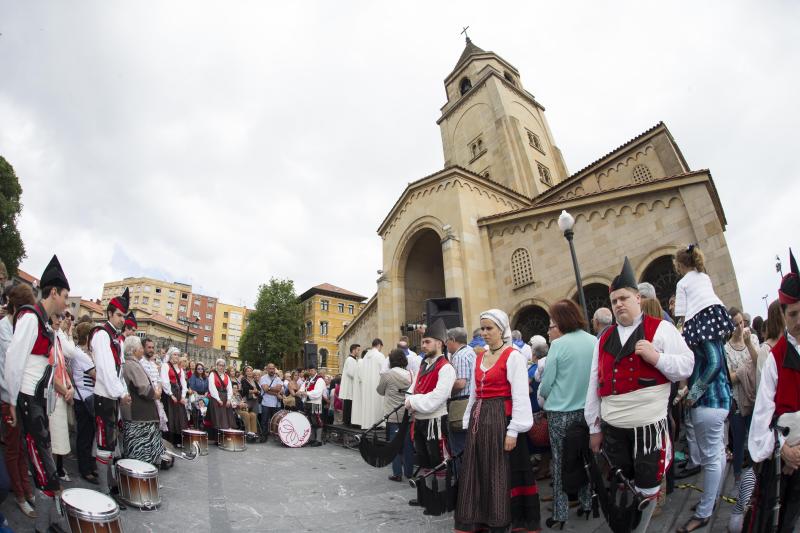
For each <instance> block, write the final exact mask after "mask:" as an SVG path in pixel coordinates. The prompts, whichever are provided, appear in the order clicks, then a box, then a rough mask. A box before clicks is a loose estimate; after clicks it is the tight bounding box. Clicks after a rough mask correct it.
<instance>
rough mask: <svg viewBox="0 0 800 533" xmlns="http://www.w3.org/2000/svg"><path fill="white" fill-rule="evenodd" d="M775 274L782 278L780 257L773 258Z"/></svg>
mask: <svg viewBox="0 0 800 533" xmlns="http://www.w3.org/2000/svg"><path fill="white" fill-rule="evenodd" d="M775 272H777V273H778V274H780V276H781V277H783V265H782V264H781V257H780V256H779V255H776V256H775Z"/></svg>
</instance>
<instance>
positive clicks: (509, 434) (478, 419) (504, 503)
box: [455, 309, 540, 532]
mask: <svg viewBox="0 0 800 533" xmlns="http://www.w3.org/2000/svg"><path fill="white" fill-rule="evenodd" d="M481 335H482V336H483V339H484V340H485V341H486V347H487V350H486V351H485V352H484V353H483V354H482V355H480V356H478V359H477V360H476V361H475V385H474V386H473V388H472V391H471V392H470V395H469V403H468V404H467V410H466V412H465V414H464V429H465V430H466V431H467V445H466V448H465V449H464V456H463V458H462V460H461V468H460V469H459V476H460V479H459V486H458V504H457V507H456V515H455V530H456V531H457V532H462V531H479V530H486V529H488V530H489V531H491V532H493V531H506V530H507V529H508V527H509V526H511V528H512V530H514V531H538V530H539V529H540V526H539V491H538V488H537V486H536V479H535V476H534V474H533V467H532V465H531V462H530V457H529V454H528V440H527V439H526V438H525V435H526V432H527V431H528V430H529V429H530V428H531V426H532V425H533V414H532V413H531V402H530V399H529V398H528V370H527V363H528V362H527V360H526V358H525V356H524V355H522V354H521V353H520V352H519V350H517V349H516V348H515V347H514V346H513V344H512V338H511V327H510V326H509V322H508V315H507V314H505V313H504V312H503V311H501V310H499V309H490V310H489V311H486V312H484V313H481ZM519 434H522V438H518V435H519Z"/></svg>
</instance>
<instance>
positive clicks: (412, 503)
mask: <svg viewBox="0 0 800 533" xmlns="http://www.w3.org/2000/svg"><path fill="white" fill-rule="evenodd" d="M408 505H410V506H411V507H419V506H420V505H421V504H420V503H419V500H418V499H416V498H414V499H413V500H408Z"/></svg>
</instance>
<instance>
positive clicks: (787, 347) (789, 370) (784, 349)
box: [772, 335, 800, 417]
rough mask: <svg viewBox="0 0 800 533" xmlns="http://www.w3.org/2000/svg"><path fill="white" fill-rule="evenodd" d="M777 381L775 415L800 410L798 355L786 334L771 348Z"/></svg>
mask: <svg viewBox="0 0 800 533" xmlns="http://www.w3.org/2000/svg"><path fill="white" fill-rule="evenodd" d="M772 356H773V357H774V358H775V366H776V367H777V368H778V383H777V384H776V387H775V415H774V416H775V417H779V416H781V415H782V414H784V413H794V412H797V411H800V355H798V354H797V350H795V348H794V346H792V345H791V344H790V343H789V341H788V340H786V335H783V336H782V337H781V338H780V340H779V341H778V343H777V344H776V345H775V347H774V348H772Z"/></svg>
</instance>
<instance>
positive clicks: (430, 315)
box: [425, 298, 464, 329]
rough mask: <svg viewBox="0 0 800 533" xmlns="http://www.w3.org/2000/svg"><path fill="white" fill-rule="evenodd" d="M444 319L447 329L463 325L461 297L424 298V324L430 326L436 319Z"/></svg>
mask: <svg viewBox="0 0 800 533" xmlns="http://www.w3.org/2000/svg"><path fill="white" fill-rule="evenodd" d="M439 318H441V319H442V320H444V325H445V326H446V327H447V329H450V328H456V327H461V328H463V327H464V314H463V312H462V310H461V298H431V299H430V300H425V324H426V325H428V326H430V325H431V324H433V323H434V322H435V321H436V320H437V319H439Z"/></svg>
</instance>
